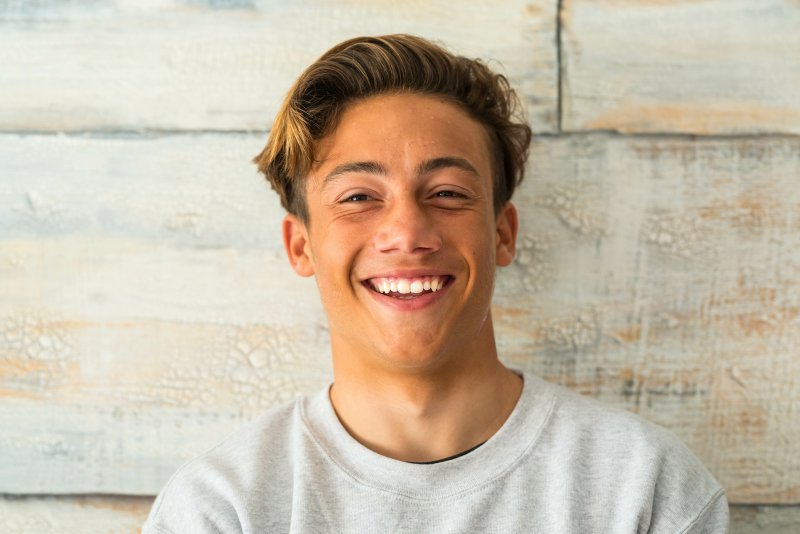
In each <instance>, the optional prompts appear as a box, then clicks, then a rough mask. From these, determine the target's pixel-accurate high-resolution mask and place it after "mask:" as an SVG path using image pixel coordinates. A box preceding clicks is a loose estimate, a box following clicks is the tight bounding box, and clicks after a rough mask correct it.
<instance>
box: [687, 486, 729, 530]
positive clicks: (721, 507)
mask: <svg viewBox="0 0 800 534" xmlns="http://www.w3.org/2000/svg"><path fill="white" fill-rule="evenodd" d="M729 527H730V525H729V517H728V501H727V499H726V498H725V492H724V491H721V490H720V491H719V492H717V494H716V495H714V497H713V498H712V499H711V501H710V502H709V503H708V505H707V506H706V507H705V508H704V509H703V511H702V512H701V513H700V515H699V516H698V517H697V519H695V520H694V521H693V522H692V523H691V524H690V525H689V526H688V527H687V528H686V530H684V531H683V532H684V534H720V533H722V534H725V533H727V532H728V529H729Z"/></svg>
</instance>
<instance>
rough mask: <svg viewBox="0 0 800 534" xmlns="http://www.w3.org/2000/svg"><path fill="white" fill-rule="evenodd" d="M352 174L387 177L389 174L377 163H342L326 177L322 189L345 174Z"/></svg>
mask: <svg viewBox="0 0 800 534" xmlns="http://www.w3.org/2000/svg"><path fill="white" fill-rule="evenodd" d="M351 172H363V173H367V174H380V175H382V176H386V175H387V174H389V173H388V172H387V171H386V168H385V167H384V166H383V165H381V164H380V163H378V162H377V161H352V162H349V163H342V164H341V165H337V166H336V167H334V169H333V170H332V171H331V172H329V173H328V174H327V176H325V178H324V179H323V180H322V187H323V188H324V187H325V186H327V185H328V184H329V183H330V182H332V181H334V180H336V179H337V178H338V177H340V176H341V175H343V174H347V173H351Z"/></svg>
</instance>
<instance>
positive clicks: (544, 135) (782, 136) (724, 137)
mask: <svg viewBox="0 0 800 534" xmlns="http://www.w3.org/2000/svg"><path fill="white" fill-rule="evenodd" d="M193 135H230V136H243V135H258V136H263V137H264V138H266V137H267V136H268V135H269V131H263V130H74V131H63V132H53V131H47V130H0V138H2V137H64V138H81V137H83V138H87V139H160V138H168V137H189V136H193ZM592 136H607V137H615V138H639V139H666V140H670V139H674V140H676V141H679V140H687V139H688V140H698V141H736V140H743V141H747V140H797V139H800V134H795V133H787V132H775V133H767V132H760V133H738V134H710V135H700V134H689V133H679V132H663V133H662V132H629V133H623V132H619V131H616V130H566V131H561V132H539V133H536V134H534V136H533V137H534V139H537V138H540V139H558V138H564V139H570V138H581V137H592Z"/></svg>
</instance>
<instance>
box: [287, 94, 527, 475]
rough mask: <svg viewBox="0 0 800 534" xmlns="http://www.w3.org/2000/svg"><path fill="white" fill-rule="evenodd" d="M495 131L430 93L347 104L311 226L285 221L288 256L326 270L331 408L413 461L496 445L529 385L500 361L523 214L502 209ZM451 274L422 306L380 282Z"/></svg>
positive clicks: (368, 438)
mask: <svg viewBox="0 0 800 534" xmlns="http://www.w3.org/2000/svg"><path fill="white" fill-rule="evenodd" d="M491 173H492V165H491V158H490V151H489V142H488V135H487V132H486V131H485V129H484V128H483V126H482V125H481V124H480V123H478V122H476V121H475V120H473V119H472V118H471V117H470V116H469V115H467V114H466V113H465V112H464V111H462V110H461V109H460V108H459V107H457V106H456V105H454V104H452V103H449V102H447V101H444V100H442V99H439V98H436V97H431V96H424V95H419V94H399V95H381V96H376V97H371V98H369V99H366V100H363V101H360V102H358V103H355V104H353V105H351V106H350V107H348V108H347V109H346V110H345V111H344V113H343V114H342V115H341V119H340V122H339V124H338V125H337V127H336V128H335V129H334V131H333V132H332V133H330V134H329V135H328V136H326V137H325V138H323V139H322V140H320V142H319V144H318V146H317V164H316V165H315V166H314V167H313V168H312V170H311V172H310V174H309V176H308V178H307V180H306V201H307V204H308V211H309V223H308V224H307V225H306V224H304V223H303V222H301V221H300V220H298V219H297V218H296V217H295V216H293V215H288V216H287V217H286V218H285V220H284V223H283V237H284V244H285V247H286V251H287V254H288V257H289V261H290V263H291V265H292V267H293V268H294V270H295V271H296V272H297V273H298V274H300V275H301V276H312V275H313V276H315V278H316V282H317V285H318V288H319V292H320V297H321V299H322V303H323V306H324V308H325V311H326V314H327V317H328V322H329V327H330V336H331V346H332V352H333V370H334V385H333V387H332V388H331V401H332V403H333V406H334V409H335V410H336V413H337V415H338V417H339V419H340V420H341V422H342V423H343V425H344V426H345V428H347V430H348V431H349V432H350V434H351V435H352V436H353V437H354V438H355V439H357V440H358V441H360V442H361V443H362V444H364V445H365V446H367V447H368V448H370V449H372V450H374V451H375V452H378V453H380V454H383V455H385V456H389V457H391V458H395V459H398V460H404V461H432V460H437V459H441V458H445V457H447V456H451V455H453V454H456V453H458V452H461V451H463V450H466V449H469V448H471V447H473V446H475V445H477V444H479V443H482V442H484V441H486V440H487V439H489V438H490V437H491V436H492V435H493V434H494V433H495V432H496V431H497V430H498V429H499V428H500V427H501V426H502V424H503V423H504V422H505V420H506V419H507V418H508V416H509V414H510V413H511V411H512V410H513V408H514V406H515V405H516V402H517V400H518V399H519V395H520V392H521V389H522V380H521V379H520V377H519V376H517V375H516V374H514V373H512V372H511V371H509V370H508V369H506V368H505V367H504V366H503V365H502V364H501V363H500V361H499V360H498V358H497V349H496V346H495V339H494V331H493V328H492V317H491V309H490V307H491V299H492V292H493V287H494V275H495V268H496V266H505V265H508V264H509V263H510V262H511V261H512V259H513V257H514V249H515V240H516V235H517V213H516V210H515V208H514V206H513V205H512V204H511V203H510V202H509V203H507V204H506V205H505V206H504V207H503V208H502V210H500V212H499V213H498V214H495V213H494V209H493V204H492V174H491ZM424 274H436V275H442V276H443V277H444V278H443V279H446V280H448V282H447V285H446V286H445V287H444V288H443V289H441V290H440V291H438V292H436V293H432V294H429V295H423V296H421V297H420V298H415V299H402V300H401V299H395V298H392V297H390V296H386V295H383V294H379V293H377V292H375V291H373V290H372V289H371V288H370V284H369V282H368V281H369V280H370V279H375V278H378V277H393V276H411V275H415V276H420V275H424Z"/></svg>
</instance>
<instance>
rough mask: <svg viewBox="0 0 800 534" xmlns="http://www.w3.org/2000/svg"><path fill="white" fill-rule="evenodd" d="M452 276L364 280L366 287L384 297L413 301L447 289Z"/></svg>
mask: <svg viewBox="0 0 800 534" xmlns="http://www.w3.org/2000/svg"><path fill="white" fill-rule="evenodd" d="M453 279H454V278H453V277H452V276H450V275H441V276H416V277H413V278H402V277H390V278H384V277H377V278H369V279H367V280H364V281H363V282H362V284H364V286H365V287H366V288H367V289H369V290H371V291H374V292H375V293H379V294H382V295H386V296H388V297H391V298H394V299H399V300H413V299H417V298H419V297H421V296H423V295H428V294H431V293H437V292H439V291H441V290H442V289H443V288H444V287H447V286H448V285H449V284H450V283H451V282H452V281H453Z"/></svg>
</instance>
